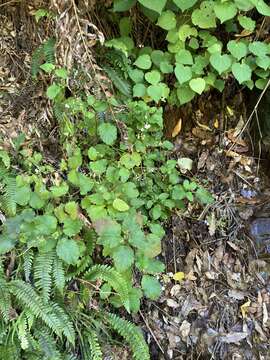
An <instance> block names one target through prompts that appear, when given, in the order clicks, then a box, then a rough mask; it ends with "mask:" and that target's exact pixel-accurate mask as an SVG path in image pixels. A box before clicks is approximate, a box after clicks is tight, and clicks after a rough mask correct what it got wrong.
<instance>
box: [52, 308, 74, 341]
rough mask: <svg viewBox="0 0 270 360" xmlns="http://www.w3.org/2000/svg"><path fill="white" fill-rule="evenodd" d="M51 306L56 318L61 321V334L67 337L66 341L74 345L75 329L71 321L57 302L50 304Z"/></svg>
mask: <svg viewBox="0 0 270 360" xmlns="http://www.w3.org/2000/svg"><path fill="white" fill-rule="evenodd" d="M52 308H53V310H54V313H55V314H56V316H57V319H58V320H59V321H60V323H61V327H62V331H63V334H64V335H65V337H66V338H67V339H68V341H69V342H70V343H72V344H73V345H74V342H75V330H74V327H73V324H72V322H71V321H70V319H69V317H68V316H67V314H66V313H65V311H64V310H63V309H62V308H61V307H60V306H59V305H58V304H52Z"/></svg>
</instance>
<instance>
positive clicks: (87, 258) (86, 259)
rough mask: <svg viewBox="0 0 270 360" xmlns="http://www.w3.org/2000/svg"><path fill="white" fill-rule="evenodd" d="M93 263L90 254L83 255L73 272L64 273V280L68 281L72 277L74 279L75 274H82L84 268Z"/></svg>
mask: <svg viewBox="0 0 270 360" xmlns="http://www.w3.org/2000/svg"><path fill="white" fill-rule="evenodd" d="M92 263H93V261H92V258H91V256H85V257H84V258H83V259H82V261H81V263H80V266H79V267H78V268H77V269H76V270H75V271H73V272H71V273H69V274H67V275H66V281H70V280H72V279H74V278H75V277H76V276H78V275H80V274H82V273H84V272H85V270H86V269H87V268H88V267H89V266H90V265H91V264H92Z"/></svg>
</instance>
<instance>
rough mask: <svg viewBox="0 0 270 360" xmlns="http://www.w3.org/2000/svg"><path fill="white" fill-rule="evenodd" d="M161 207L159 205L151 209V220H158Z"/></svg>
mask: <svg viewBox="0 0 270 360" xmlns="http://www.w3.org/2000/svg"><path fill="white" fill-rule="evenodd" d="M161 213H162V211H161V206H160V205H155V206H154V207H153V208H152V209H151V215H152V218H153V220H157V219H159V218H160V216H161Z"/></svg>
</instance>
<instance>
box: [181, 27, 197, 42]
mask: <svg viewBox="0 0 270 360" xmlns="http://www.w3.org/2000/svg"><path fill="white" fill-rule="evenodd" d="M178 34H179V39H180V40H181V41H184V42H185V41H186V39H187V38H189V37H191V36H194V37H197V35H198V31H197V29H196V28H194V27H191V26H190V25H187V24H185V25H182V26H180V29H179V32H178Z"/></svg>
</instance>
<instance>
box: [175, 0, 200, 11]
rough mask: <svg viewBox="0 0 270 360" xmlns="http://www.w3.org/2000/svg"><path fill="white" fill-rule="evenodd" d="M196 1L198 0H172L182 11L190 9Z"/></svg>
mask: <svg viewBox="0 0 270 360" xmlns="http://www.w3.org/2000/svg"><path fill="white" fill-rule="evenodd" d="M197 1H198V0H173V2H174V3H175V5H177V6H178V7H179V9H181V10H182V11H185V10H187V9H190V8H191V7H192V6H193V5H195V4H196V2H197Z"/></svg>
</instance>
